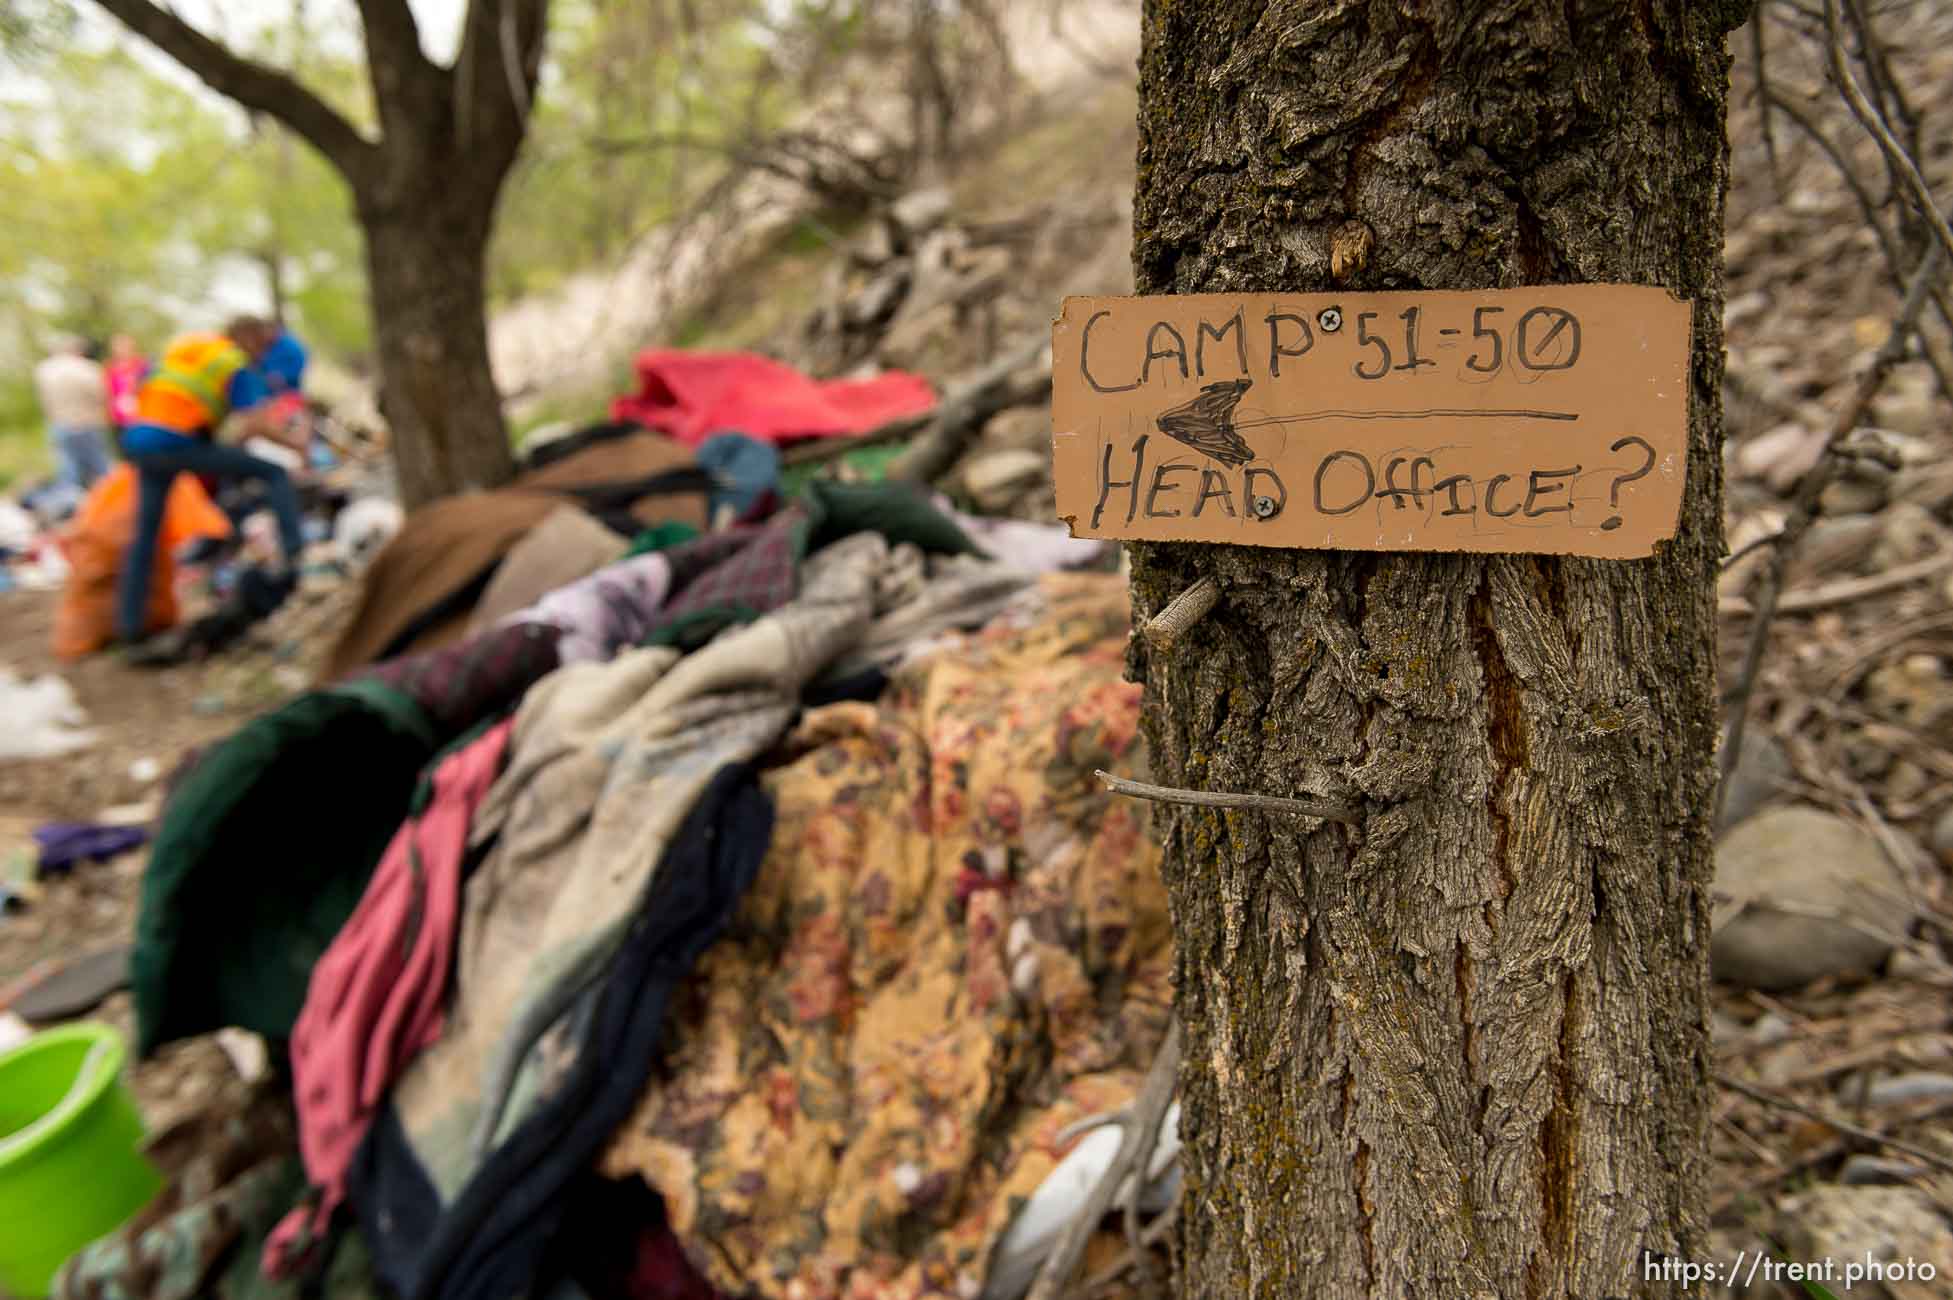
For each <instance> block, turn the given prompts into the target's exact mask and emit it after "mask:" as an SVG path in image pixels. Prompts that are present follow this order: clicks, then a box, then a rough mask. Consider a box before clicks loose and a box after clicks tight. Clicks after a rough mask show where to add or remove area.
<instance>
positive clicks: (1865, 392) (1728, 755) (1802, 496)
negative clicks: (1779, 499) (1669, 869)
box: [1715, 0, 1946, 817]
mask: <svg viewBox="0 0 1953 1300" xmlns="http://www.w3.org/2000/svg"><path fill="white" fill-rule="evenodd" d="M1826 2H1827V3H1828V4H1835V3H1836V0H1826ZM1945 252H1946V250H1945V248H1944V247H1943V246H1942V245H1939V244H1935V245H1933V246H1932V248H1931V249H1929V250H1928V251H1927V254H1926V256H1925V257H1924V258H1922V259H1921V260H1920V263H1919V269H1918V270H1917V271H1916V272H1914V273H1913V277H1912V283H1911V284H1910V285H1908V286H1907V288H1906V297H1905V302H1904V303H1903V304H1902V305H1901V306H1900V308H1899V313H1898V315H1897V316H1896V317H1894V318H1893V321H1892V333H1891V334H1890V335H1889V336H1887V338H1886V340H1885V342H1884V343H1883V344H1881V345H1880V347H1879V349H1878V351H1877V352H1876V353H1875V354H1874V355H1873V357H1872V363H1871V365H1869V366H1867V367H1866V369H1865V373H1864V375H1863V376H1861V377H1860V379H1859V380H1858V387H1857V388H1856V389H1855V390H1853V392H1852V394H1851V399H1850V400H1849V401H1847V402H1846V403H1845V405H1844V409H1842V410H1841V411H1839V412H1838V418H1837V419H1836V420H1834V421H1833V422H1832V424H1831V432H1830V435H1829V436H1828V437H1827V438H1826V439H1825V440H1824V454H1823V455H1822V456H1821V457H1820V458H1819V459H1818V462H1817V464H1816V465H1813V466H1812V467H1811V469H1810V471H1809V472H1808V473H1806V474H1805V475H1804V479H1803V482H1801V483H1800V484H1798V487H1797V496H1796V498H1795V500H1794V501H1793V502H1792V503H1791V510H1790V517H1789V518H1788V519H1786V520H1784V525H1783V531H1782V532H1780V533H1779V534H1777V537H1778V542H1777V545H1776V546H1775V547H1773V548H1772V549H1771V552H1770V562H1769V563H1768V564H1767V565H1765V566H1764V569H1763V587H1762V590H1761V591H1760V592H1759V593H1758V595H1757V600H1756V621H1755V622H1754V623H1753V624H1751V626H1750V639H1749V644H1748V645H1747V646H1745V647H1744V650H1743V664H1742V668H1741V670H1740V672H1739V673H1738V675H1737V678H1736V690H1735V692H1734V693H1733V694H1732V696H1731V698H1730V702H1729V739H1728V740H1727V741H1726V742H1725V743H1724V745H1723V752H1722V781H1721V783H1720V784H1719V785H1718V786H1717V787H1716V807H1715V815H1716V816H1717V817H1720V816H1722V810H1723V804H1724V802H1725V801H1726V800H1727V798H1728V795H1729V774H1730V773H1731V772H1734V771H1735V770H1736V763H1737V760H1738V759H1740V758H1741V757H1742V754H1743V732H1744V729H1745V726H1746V724H1747V721H1748V717H1749V705H1750V697H1751V695H1752V694H1754V693H1755V690H1756V675H1757V672H1758V670H1759V669H1761V668H1762V666H1763V647H1764V645H1765V644H1766V643H1767V642H1768V641H1769V639H1770V623H1771V620H1773V619H1775V618H1776V616H1777V602H1778V600H1779V598H1780V597H1781V596H1782V594H1783V575H1784V568H1785V566H1786V565H1787V564H1788V563H1789V560H1790V556H1791V554H1792V553H1793V552H1794V551H1795V550H1796V549H1797V544H1798V543H1799V542H1801V541H1803V539H1804V534H1805V533H1806V532H1808V531H1809V530H1810V526H1811V524H1812V523H1813V522H1814V521H1815V520H1816V518H1817V515H1818V511H1819V508H1820V507H1819V498H1820V497H1821V496H1823V494H1824V489H1825V488H1826V487H1827V486H1829V484H1830V482H1831V480H1832V479H1833V478H1834V477H1836V475H1837V472H1838V466H1839V465H1841V464H1842V463H1843V462H1844V457H1843V456H1842V455H1841V454H1840V444H1842V443H1843V442H1844V440H1845V439H1846V438H1848V437H1850V436H1851V434H1852V433H1853V432H1854V431H1855V430H1856V429H1857V428H1858V425H1859V422H1860V421H1861V420H1863V419H1864V417H1865V412H1866V411H1868V410H1870V409H1871V405H1872V399H1873V398H1875V397H1877V396H1878V391H1879V389H1880V388H1882V387H1884V385H1885V378H1886V376H1887V375H1888V374H1890V373H1891V371H1892V367H1893V366H1895V365H1897V364H1898V362H1899V358H1901V357H1903V356H1904V355H1905V350H1906V341H1907V340H1908V339H1910V338H1911V337H1912V331H1913V328H1914V326H1915V325H1916V324H1917V323H1918V320H1919V312H1920V309H1921V308H1922V307H1923V306H1924V305H1925V302H1926V292H1927V290H1928V288H1929V287H1930V286H1931V285H1932V283H1933V281H1934V279H1935V278H1936V277H1937V276H1938V275H1939V270H1940V267H1941V265H1942V264H1943V263H1944V262H1945V260H1946V258H1945Z"/></svg>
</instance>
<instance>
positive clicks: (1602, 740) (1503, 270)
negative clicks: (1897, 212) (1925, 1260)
mask: <svg viewBox="0 0 1953 1300" xmlns="http://www.w3.org/2000/svg"><path fill="white" fill-rule="evenodd" d="M1745 7H1746V6H1745V5H1744V4H1742V3H1735V2H1731V0H1724V2H1722V3H1702V2H1701V0H1567V2H1566V3H1564V4H1550V5H1546V4H1536V3H1530V2H1529V0H1484V2H1482V3H1478V4H1473V5H1463V4H1458V3H1455V2H1448V0H1438V2H1437V3H1423V4H1412V3H1408V2H1407V0H1272V2H1271V0H1209V2H1208V3H1203V4H1188V3H1182V2H1180V0H1147V2H1146V4H1145V9H1144V18H1143V25H1144V47H1143V52H1142V55H1141V60H1140V148H1139V177H1138V187H1137V197H1136V202H1135V208H1134V238H1133V261H1134V266H1135V269H1136V274H1137V281H1138V285H1139V288H1140V290H1141V291H1142V292H1153V293H1159V292H1180V293H1190V292H1199V291H1266V290H1271V289H1285V290H1295V291H1309V290H1321V289H1331V288H1337V287H1341V288H1345V289H1384V288H1427V289H1466V288H1480V287H1488V286H1500V287H1507V286H1516V285H1524V284H1548V283H1556V282H1560V283H1564V282H1575V281H1624V282H1631V283H1638V284H1654V285H1663V286H1667V287H1669V288H1670V289H1672V290H1673V291H1675V292H1676V293H1677V294H1680V295H1682V296H1685V297H1688V298H1691V299H1693V300H1694V302H1695V322H1694V354H1693V357H1694V359H1693V390H1694V391H1693V394H1692V401H1691V419H1690V430H1689V439H1690V441H1689V467H1688V486H1687V492H1686V497H1685V500H1684V504H1683V507H1682V517H1681V521H1680V529H1679V532H1678V534H1677V536H1676V537H1675V539H1674V540H1673V541H1672V542H1671V543H1668V544H1665V545H1663V546H1662V547H1661V548H1660V550H1659V553H1658V554H1657V555H1656V556H1655V557H1653V558H1651V559H1648V560H1644V561H1631V562H1617V561H1599V560H1582V559H1556V558H1551V557H1536V556H1510V557H1507V556H1500V557H1490V558H1474V557H1468V556H1458V555H1401V554H1400V555H1370V554H1351V553H1325V552H1287V551H1269V550H1260V549H1254V548H1246V547H1220V546H1187V545H1164V544H1150V545H1137V546H1134V547H1133V548H1132V551H1133V554H1132V580H1133V593H1134V596H1133V599H1134V613H1135V617H1136V618H1137V617H1141V616H1150V615H1152V614H1154V613H1157V612H1158V611H1159V610H1160V609H1161V608H1162V607H1163V606H1165V605H1166V604H1167V603H1168V601H1170V600H1171V599H1172V598H1173V596H1174V595H1175V594H1176V593H1178V592H1179V591H1181V590H1182V589H1184V588H1186V587H1187V586H1188V585H1189V584H1191V583H1193V582H1194V581H1195V580H1196V579H1198V578H1200V577H1201V576H1203V575H1211V576H1213V577H1214V578H1215V579H1217V580H1218V581H1219V582H1220V584H1221V586H1222V592H1223V594H1222V597H1221V600H1220V603H1219V605H1218V606H1217V607H1216V608H1215V609H1214V611H1213V612H1212V613H1211V614H1210V615H1209V616H1208V617H1207V618H1206V619H1204V620H1203V621H1202V622H1200V623H1199V624H1197V625H1195V627H1194V628H1193V629H1192V630H1191V631H1190V632H1189V633H1187V634H1186V635H1185V636H1183V637H1182V638H1181V639H1180V641H1179V643H1178V645H1177V646H1176V647H1175V649H1174V652H1173V653H1172V654H1170V655H1162V654H1157V653H1149V650H1148V647H1147V645H1146V644H1145V641H1144V638H1140V637H1135V638H1134V639H1133V642H1132V657H1131V663H1130V671H1131V673H1132V675H1133V677H1134V678H1135V680H1137V681H1140V682H1142V683H1143V684H1144V685H1145V688H1146V714H1145V718H1146V734H1147V738H1148V741H1149V742H1150V745H1151V752H1152V761H1153V765H1154V772H1155V779H1157V780H1159V781H1161V782H1163V783H1166V784H1170V785H1179V786H1187V787H1193V788H1197V789H1203V790H1230V791H1259V792H1263V793H1269V794H1292V793H1294V792H1296V791H1297V790H1307V791H1310V792H1312V793H1314V794H1316V795H1318V796H1321V797H1323V798H1326V799H1328V800H1331V801H1333V802H1336V803H1343V804H1351V803H1353V804H1356V805H1358V806H1360V807H1362V808H1363V809H1364V810H1365V820H1364V824H1363V825H1362V826H1360V827H1356V828H1345V827H1340V826H1334V825H1322V826H1320V827H1319V828H1315V829H1311V827H1315V826H1316V824H1315V823H1309V822H1303V823H1299V824H1298V823H1296V822H1294V821H1293V820H1292V819H1289V820H1285V821H1280V822H1277V821H1271V820H1270V819H1268V818H1266V817H1263V816H1259V815H1256V814H1253V813H1242V812H1228V813H1219V812H1215V811H1212V810H1206V809H1198V810H1193V809H1189V810H1184V811H1181V812H1179V813H1178V814H1177V815H1176V817H1175V821H1174V824H1173V829H1172V830H1171V831H1169V833H1168V838H1167V850H1166V855H1165V861H1164V864H1163V871H1164V873H1165V875H1166V880H1167V885H1168V888H1169V890H1170V893H1171V897H1172V903H1173V911H1174V924H1175V931H1176V935H1177V939H1178V953H1179V955H1178V962H1179V970H1178V979H1179V1006H1180V1014H1181V1017H1182V1020H1183V1023H1184V1027H1185V1034H1186V1040H1185V1064H1184V1066H1183V1069H1182V1074H1181V1088H1182V1095H1183V1104H1184V1112H1183V1115H1184V1118H1183V1121H1182V1129H1183V1132H1184V1135H1185V1138H1186V1142H1187V1153H1188V1177H1187V1183H1186V1197H1187V1200H1186V1203H1185V1209H1186V1228H1185V1242H1184V1244H1185V1250H1184V1252H1183V1254H1182V1259H1183V1264H1182V1277H1181V1279H1180V1281H1181V1284H1182V1285H1181V1288H1180V1294H1182V1295H1185V1296H1189V1297H1213V1298H1215V1300H1221V1298H1223V1297H1225V1298H1226V1300H1235V1298H1236V1297H1243V1296H1268V1297H1275V1296H1282V1297H1289V1296H1324V1297H1329V1296H1335V1297H1344V1296H1379V1297H1400V1296H1403V1297H1412V1296H1415V1297H1427V1296H1429V1297H1436V1296H1444V1297H1454V1296H1455V1297H1488V1298H1489V1297H1500V1298H1501V1300H1518V1298H1519V1297H1527V1298H1536V1297H1579V1298H1580V1300H1595V1298H1596V1297H1603V1296H1629V1295H1634V1296H1642V1295H1657V1294H1660V1295H1666V1294H1671V1293H1673V1292H1675V1291H1677V1290H1678V1289H1679V1288H1677V1287H1676V1286H1675V1285H1674V1284H1673V1283H1663V1282H1660V1281H1658V1280H1653V1279H1648V1278H1645V1277H1644V1267H1643V1258H1644V1252H1653V1253H1654V1254H1657V1255H1661V1254H1666V1255H1671V1256H1678V1257H1682V1258H1695V1259H1702V1258H1705V1249H1704V1233H1705V1225H1704V1222H1703V1207H1702V1201H1701V1190H1700V1189H1701V1186H1702V1182H1703V1175H1704V1173H1705V1164H1706V1159H1707V1156H1706V1124H1707V1116H1708V1106H1709V1102H1710V1100H1711V1097H1710V1079H1709V1041H1708V1037H1707V1030H1706V1024H1705V1012H1706V1007H1705V984H1706V978H1707V952H1708V941H1709V894H1708V891H1709V885H1710V880H1711V836H1710V826H1709V810H1710V805H1711V802H1712V797H1713V794H1714V788H1715V780H1716V773H1715V765H1714V750H1715V741H1716V731H1717V728H1716V710H1715V693H1714V692H1715V622H1714V577H1715V571H1716V564H1717V559H1718V556H1719V554H1720V551H1721V548H1722V528H1721V502H1722V482H1721V473H1720V466H1721V449H1722V421H1721V410H1720V381H1721V375H1722V334H1721V319H1722V257H1721V249H1722V214H1723V191H1724V183H1725V170H1726V161H1727V148H1726V143H1725V137H1724V100H1725V95H1726V90H1727V59H1726V56H1725V53H1724V44H1725V33H1726V32H1727V31H1728V30H1730V29H1733V28H1734V27H1735V26H1737V25H1738V24H1739V23H1740V21H1741V19H1742V17H1743V12H1742V11H1743V10H1744V9H1745Z"/></svg>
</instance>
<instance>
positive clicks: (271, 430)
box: [115, 316, 304, 662]
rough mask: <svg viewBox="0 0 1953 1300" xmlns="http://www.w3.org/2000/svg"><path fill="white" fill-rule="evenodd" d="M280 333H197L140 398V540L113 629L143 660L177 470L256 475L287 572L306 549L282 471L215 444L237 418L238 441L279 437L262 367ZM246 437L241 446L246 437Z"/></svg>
mask: <svg viewBox="0 0 1953 1300" xmlns="http://www.w3.org/2000/svg"><path fill="white" fill-rule="evenodd" d="M276 335H277V331H276V330H275V329H274V328H273V327H272V326H271V325H270V324H268V323H267V322H265V321H262V320H259V319H257V318H256V317H251V316H241V317H239V318H238V319H236V320H234V321H232V322H231V323H230V325H229V326H228V327H226V329H225V330H224V332H223V333H222V334H192V335H188V336H185V337H183V338H179V339H177V340H175V341H174V342H172V343H171V344H170V345H169V348H168V349H167V350H166V351H165V352H164V353H163V357H162V360H161V362H160V364H158V365H157V367H156V368H155V369H154V370H152V371H151V372H150V373H149V375H148V376H147V377H146V378H145V379H144V380H143V382H142V386H141V388H140V389H138V390H137V393H136V422H135V423H134V424H132V425H130V426H129V428H128V430H127V432H125V433H124V434H123V439H122V445H123V450H124V453H125V454H126V455H127V456H128V459H129V462H130V464H131V465H133V466H134V467H135V470H136V473H137V476H138V478H137V507H136V528H135V536H134V537H133V538H132V539H131V541H130V543H129V549H128V550H127V551H126V552H125V553H124V555H123V558H122V571H121V573H120V574H118V575H117V585H116V620H115V622H116V633H117V636H118V637H119V638H120V640H121V641H122V643H123V644H124V645H125V646H127V647H130V648H131V658H132V659H133V660H134V661H136V662H141V661H142V646H143V640H144V637H145V635H146V633H147V632H148V630H149V629H148V613H149V584H150V579H151V574H152V573H153V572H154V570H155V566H156V539H157V534H158V533H160V532H161V531H162V526H163V508H164V505H165V504H166V503H167V501H168V499H169V490H170V484H171V483H173V482H175V481H176V476H177V475H178V474H184V473H189V474H201V475H204V476H207V477H210V478H217V479H244V480H252V479H255V480H256V481H257V482H259V483H261V484H262V485H263V486H264V491H265V496H266V498H267V501H268V503H269V504H270V506H271V510H272V513H273V514H274V515H275V516H276V517H277V519H278V540H279V545H280V548H281V549H282V550H283V552H284V556H285V564H286V570H287V572H286V573H284V574H276V575H273V577H274V578H275V579H277V580H278V581H280V582H283V581H284V580H286V578H288V577H289V575H290V573H292V572H294V571H295V570H296V568H297V565H298V557H299V552H300V550H301V549H302V547H303V546H304V536H303V532H302V526H301V520H300V516H299V508H298V492H297V489H295V488H294V487H293V486H292V480H291V477H290V476H289V475H288V474H286V473H285V471H284V470H283V469H281V468H279V467H278V466H277V465H274V464H272V463H271V462H270V461H268V460H263V459H260V458H259V457H257V456H253V455H251V454H250V453H249V452H247V451H244V450H242V449H241V448H239V447H231V446H224V445H222V444H220V443H218V442H217V441H216V435H217V431H218V429H219V428H220V427H222V425H223V424H224V421H225V420H226V418H228V417H230V416H233V415H235V416H238V417H239V423H240V424H241V425H242V426H243V427H242V428H241V429H240V433H241V435H242V439H249V438H253V437H268V438H272V439H274V440H276V439H278V438H279V429H278V426H277V420H276V418H275V416H274V414H273V411H272V402H271V390H270V387H269V385H268V384H267V383H266V381H265V378H264V376H263V374H261V373H260V372H259V371H258V369H257V368H256V366H257V363H258V362H259V361H260V360H261V359H262V358H263V356H264V354H265V353H266V352H267V351H268V350H269V349H270V347H271V345H272V342H273V340H274V339H275V337H276ZM242 439H241V440H242Z"/></svg>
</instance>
